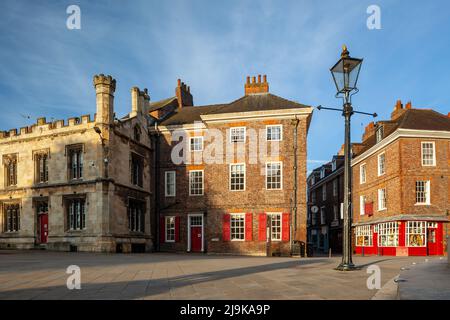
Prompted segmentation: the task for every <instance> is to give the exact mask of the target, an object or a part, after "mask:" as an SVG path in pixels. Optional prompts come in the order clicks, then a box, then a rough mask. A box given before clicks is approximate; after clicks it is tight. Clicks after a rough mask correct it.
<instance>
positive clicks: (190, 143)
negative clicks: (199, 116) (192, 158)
mask: <svg viewBox="0 0 450 320" xmlns="http://www.w3.org/2000/svg"><path fill="white" fill-rule="evenodd" d="M192 139H200V140H201V141H202V143H201V145H202V148H201V149H200V150H192V149H191V146H192V142H191V141H192ZM188 149H189V152H201V151H203V149H204V145H203V136H194V137H189V147H188Z"/></svg>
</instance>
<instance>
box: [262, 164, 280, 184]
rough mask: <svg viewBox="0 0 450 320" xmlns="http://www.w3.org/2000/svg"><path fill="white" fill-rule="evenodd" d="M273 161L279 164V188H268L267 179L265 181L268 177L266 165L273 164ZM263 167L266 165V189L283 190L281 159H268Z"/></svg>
mask: <svg viewBox="0 0 450 320" xmlns="http://www.w3.org/2000/svg"><path fill="white" fill-rule="evenodd" d="M275 163H278V164H279V165H280V187H279V188H268V186H269V184H268V181H267V178H268V175H267V172H268V169H267V166H268V165H269V164H275ZM265 167H266V177H265V179H266V190H283V162H282V161H269V162H266V164H265Z"/></svg>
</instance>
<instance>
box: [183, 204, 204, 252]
mask: <svg viewBox="0 0 450 320" xmlns="http://www.w3.org/2000/svg"><path fill="white" fill-rule="evenodd" d="M191 217H202V248H201V252H205V217H204V214H203V213H189V214H188V219H187V223H188V228H187V232H188V241H187V244H188V245H187V252H191Z"/></svg>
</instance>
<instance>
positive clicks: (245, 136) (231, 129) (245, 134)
mask: <svg viewBox="0 0 450 320" xmlns="http://www.w3.org/2000/svg"><path fill="white" fill-rule="evenodd" d="M233 129H244V141H233V140H232V139H231V137H232V136H233V135H232V134H231V132H232V131H233ZM229 138H230V140H229V141H230V143H245V142H246V141H247V127H230V135H229Z"/></svg>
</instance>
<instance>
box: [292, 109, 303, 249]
mask: <svg viewBox="0 0 450 320" xmlns="http://www.w3.org/2000/svg"><path fill="white" fill-rule="evenodd" d="M298 123H299V120H298V118H297V116H295V120H292V124H293V125H294V205H293V207H292V215H291V221H290V222H291V228H290V229H291V234H290V236H291V241H290V246H291V255H292V247H293V242H294V238H295V236H296V235H297V193H298V177H297V172H298V159H297V158H298V157H297V149H298V135H297V132H298ZM292 220H294V221H293V222H292ZM292 225H294V228H292ZM299 245H300V244H299ZM300 251H301V248H300ZM299 253H300V255H301V252H299Z"/></svg>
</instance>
